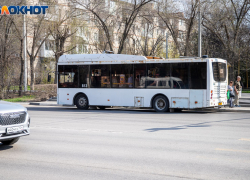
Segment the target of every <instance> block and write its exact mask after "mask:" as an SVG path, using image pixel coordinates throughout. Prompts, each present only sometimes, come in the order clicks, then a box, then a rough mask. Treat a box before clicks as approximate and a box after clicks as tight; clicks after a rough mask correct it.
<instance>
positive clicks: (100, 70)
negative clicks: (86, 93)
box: [90, 65, 110, 88]
mask: <svg viewBox="0 0 250 180" xmlns="http://www.w3.org/2000/svg"><path fill="white" fill-rule="evenodd" d="M90 73H91V77H90V87H91V88H109V87H110V65H91V66H90Z"/></svg>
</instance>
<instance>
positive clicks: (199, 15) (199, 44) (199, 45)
mask: <svg viewBox="0 0 250 180" xmlns="http://www.w3.org/2000/svg"><path fill="white" fill-rule="evenodd" d="M198 3H199V4H198V17H199V22H198V26H199V27H198V30H199V31H198V57H201V54H202V53H201V52H202V49H201V0H199V2H198Z"/></svg>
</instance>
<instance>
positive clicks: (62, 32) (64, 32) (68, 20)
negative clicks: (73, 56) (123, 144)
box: [48, 7, 81, 84]
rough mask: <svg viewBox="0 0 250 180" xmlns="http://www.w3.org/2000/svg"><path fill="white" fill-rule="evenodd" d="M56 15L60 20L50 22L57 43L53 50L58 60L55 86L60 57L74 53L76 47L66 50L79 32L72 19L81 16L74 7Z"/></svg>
mask: <svg viewBox="0 0 250 180" xmlns="http://www.w3.org/2000/svg"><path fill="white" fill-rule="evenodd" d="M56 13H57V14H58V18H57V19H56V20H54V21H51V22H50V26H49V29H48V31H49V34H50V35H51V37H52V38H53V40H54V41H55V48H54V49H53V52H54V56H55V60H56V66H55V69H54V71H55V80H54V83H55V84H56V83H57V75H56V71H57V63H58V60H59V57H60V56H61V55H63V54H64V53H67V52H70V51H72V50H73V49H75V47H76V46H75V45H73V46H72V47H70V48H66V41H67V39H69V38H70V37H71V36H73V35H74V34H75V33H76V32H77V28H76V27H75V25H73V24H72V21H73V20H72V18H76V17H77V16H79V14H76V9H75V8H73V7H70V10H69V11H61V10H60V11H58V12H56ZM80 15H81V14H80Z"/></svg>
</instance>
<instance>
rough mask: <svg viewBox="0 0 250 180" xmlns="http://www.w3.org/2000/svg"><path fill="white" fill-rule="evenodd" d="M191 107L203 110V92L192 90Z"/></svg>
mask: <svg viewBox="0 0 250 180" xmlns="http://www.w3.org/2000/svg"><path fill="white" fill-rule="evenodd" d="M189 103H190V104H189V107H190V108H191V109H194V108H202V105H203V90H190V94H189Z"/></svg>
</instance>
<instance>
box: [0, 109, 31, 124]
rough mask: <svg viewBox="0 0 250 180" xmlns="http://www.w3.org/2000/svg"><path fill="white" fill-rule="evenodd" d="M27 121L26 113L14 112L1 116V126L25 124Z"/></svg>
mask: <svg viewBox="0 0 250 180" xmlns="http://www.w3.org/2000/svg"><path fill="white" fill-rule="evenodd" d="M25 119H26V112H25V111H23V112H13V113H4V114H0V125H2V126H4V125H12V124H21V123H24V122H25Z"/></svg>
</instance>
